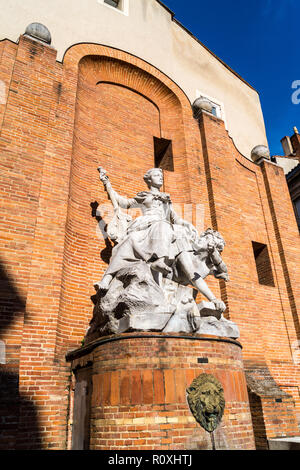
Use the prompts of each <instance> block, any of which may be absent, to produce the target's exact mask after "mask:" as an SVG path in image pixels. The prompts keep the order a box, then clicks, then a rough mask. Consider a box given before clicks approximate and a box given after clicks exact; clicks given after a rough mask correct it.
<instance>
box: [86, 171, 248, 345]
mask: <svg viewBox="0 0 300 470" xmlns="http://www.w3.org/2000/svg"><path fill="white" fill-rule="evenodd" d="M98 171H99V175H100V180H101V182H102V183H103V185H104V188H105V190H106V191H107V194H108V196H109V199H110V200H111V202H112V204H113V208H114V216H113V219H112V220H111V222H110V223H109V224H108V227H107V234H108V237H109V238H110V239H111V240H112V241H113V242H114V243H115V246H114V248H113V250H112V256H111V259H110V263H109V266H108V268H107V270H106V272H105V273H104V276H103V278H102V280H101V281H99V282H98V283H97V284H95V289H96V291H97V293H96V296H94V303H95V308H94V315H93V318H92V321H91V323H90V327H89V330H88V332H87V340H88V341H92V340H94V339H96V338H98V337H99V336H106V335H111V334H120V333H125V332H128V331H159V332H164V333H179V332H180V333H198V334H214V335H217V336H226V337H231V338H238V337H239V331H238V328H237V326H236V325H235V324H234V323H233V322H230V321H228V320H226V319H225V318H224V317H223V312H224V311H225V309H226V306H225V304H224V303H223V302H222V300H219V299H217V298H216V296H215V295H214V294H213V293H212V291H211V290H210V289H209V287H208V285H207V283H206V282H205V279H206V278H207V276H209V275H213V276H214V277H215V278H217V279H223V280H224V281H225V282H227V281H228V280H229V277H228V271H227V267H226V264H225V263H224V261H223V260H222V257H221V253H222V251H223V249H224V247H225V241H224V239H223V237H222V236H221V235H220V234H219V233H218V232H216V231H214V230H212V229H207V230H206V231H205V232H204V233H202V234H200V235H199V234H198V232H197V230H196V229H195V227H194V226H193V225H192V224H191V223H189V222H187V221H185V220H184V219H182V218H180V217H179V216H178V215H177V214H176V213H175V211H174V209H173V206H172V201H171V198H170V195H169V194H166V193H162V192H160V189H161V187H162V185H163V171H162V170H161V169H159V168H153V169H151V170H149V171H148V172H147V173H146V174H145V176H144V181H145V182H146V184H147V186H148V191H143V192H140V193H138V194H137V195H136V196H135V197H133V198H126V197H123V196H120V195H119V194H118V193H117V192H116V191H115V190H114V189H113V188H112V185H111V183H110V180H109V178H108V176H107V173H106V171H105V170H104V169H103V168H101V167H99V168H98ZM130 208H140V209H141V211H142V215H141V216H140V217H137V218H136V219H134V220H132V219H131V217H130V216H129V215H128V214H127V212H124V211H122V209H126V210H127V209H130ZM197 292H199V293H200V294H202V295H203V296H204V297H205V298H206V299H207V301H202V302H201V303H199V304H198V305H197V304H196V302H195V300H194V298H195V293H196V294H197Z"/></svg>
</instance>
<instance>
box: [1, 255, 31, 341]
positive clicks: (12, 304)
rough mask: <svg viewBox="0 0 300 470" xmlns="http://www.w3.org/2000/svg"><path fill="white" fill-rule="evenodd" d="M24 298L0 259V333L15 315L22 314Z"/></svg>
mask: <svg viewBox="0 0 300 470" xmlns="http://www.w3.org/2000/svg"><path fill="white" fill-rule="evenodd" d="M24 313H25V299H23V297H22V296H21V295H20V294H19V292H18V289H17V287H16V285H15V282H14V280H13V279H12V278H11V277H10V276H9V275H8V273H7V272H6V270H5V268H4V266H3V263H1V261H0V334H2V332H3V331H4V330H7V328H8V327H9V325H10V324H11V323H12V322H13V320H14V319H15V317H16V316H19V315H24Z"/></svg>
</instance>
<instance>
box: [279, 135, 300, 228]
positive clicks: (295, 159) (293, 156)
mask: <svg viewBox="0 0 300 470" xmlns="http://www.w3.org/2000/svg"><path fill="white" fill-rule="evenodd" d="M281 143H282V147H283V151H284V155H285V156H284V157H276V162H277V163H278V164H279V165H280V166H281V167H282V168H283V169H284V172H285V174H286V178H287V183H288V187H289V191H290V195H291V199H292V202H293V206H294V211H295V216H296V220H297V224H298V227H299V230H300V135H299V132H298V129H297V127H294V134H293V135H292V136H291V137H288V136H286V137H284V138H283V139H282V140H281Z"/></svg>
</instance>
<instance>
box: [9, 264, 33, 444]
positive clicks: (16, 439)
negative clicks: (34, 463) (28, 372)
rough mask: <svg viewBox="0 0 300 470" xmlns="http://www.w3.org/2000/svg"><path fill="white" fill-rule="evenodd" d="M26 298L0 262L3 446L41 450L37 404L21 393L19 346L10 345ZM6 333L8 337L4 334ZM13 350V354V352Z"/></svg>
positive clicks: (22, 312) (22, 313) (23, 309)
mask: <svg viewBox="0 0 300 470" xmlns="http://www.w3.org/2000/svg"><path fill="white" fill-rule="evenodd" d="M25 306H26V303H25V299H24V298H23V297H22V296H21V295H20V294H19V291H18V288H17V287H16V284H15V282H14V280H13V279H12V278H11V276H9V275H8V273H7V272H6V269H5V268H4V266H3V263H1V262H0V340H2V341H3V342H4V346H5V349H6V350H5V349H3V351H2V354H1V363H0V449H1V450H7V449H12V450H13V449H40V448H41V444H40V442H41V440H40V432H39V426H38V420H37V412H36V408H35V406H34V404H33V403H32V402H31V401H30V400H27V399H25V398H24V397H22V396H21V395H20V393H19V375H18V369H19V359H18V357H16V356H17V355H16V353H17V351H18V349H19V348H18V347H17V346H16V345H14V344H11V342H10V344H9V346H7V345H6V344H5V343H6V341H5V339H6V338H7V337H8V336H9V335H10V326H11V325H12V323H13V322H14V320H16V318H17V317H18V316H24V315H25V311H26V309H25ZM4 334H5V336H4ZM10 353H12V354H10Z"/></svg>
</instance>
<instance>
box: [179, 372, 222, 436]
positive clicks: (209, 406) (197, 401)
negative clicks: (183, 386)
mask: <svg viewBox="0 0 300 470" xmlns="http://www.w3.org/2000/svg"><path fill="white" fill-rule="evenodd" d="M187 400H188V404H189V407H190V410H191V412H192V413H193V415H194V417H195V419H196V421H197V422H198V423H199V424H200V425H201V426H202V427H203V428H204V429H205V430H206V431H208V432H213V431H214V430H215V429H216V428H217V427H218V425H219V424H220V422H221V420H222V417H223V413H224V408H225V399H224V390H223V388H222V385H221V384H220V382H219V381H218V380H217V379H216V378H215V377H214V376H213V375H209V374H201V375H199V377H197V378H196V379H194V380H193V382H192V384H191V386H190V387H189V388H188V389H187Z"/></svg>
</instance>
